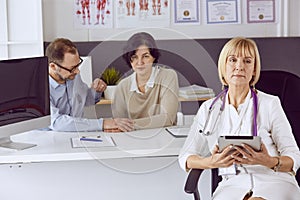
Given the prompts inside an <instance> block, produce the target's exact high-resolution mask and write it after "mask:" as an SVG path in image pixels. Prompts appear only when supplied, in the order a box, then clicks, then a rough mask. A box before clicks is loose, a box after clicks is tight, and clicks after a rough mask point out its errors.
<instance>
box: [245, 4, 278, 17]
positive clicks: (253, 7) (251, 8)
mask: <svg viewBox="0 0 300 200" xmlns="http://www.w3.org/2000/svg"><path fill="white" fill-rule="evenodd" d="M247 22H248V23H266V22H275V0H247Z"/></svg>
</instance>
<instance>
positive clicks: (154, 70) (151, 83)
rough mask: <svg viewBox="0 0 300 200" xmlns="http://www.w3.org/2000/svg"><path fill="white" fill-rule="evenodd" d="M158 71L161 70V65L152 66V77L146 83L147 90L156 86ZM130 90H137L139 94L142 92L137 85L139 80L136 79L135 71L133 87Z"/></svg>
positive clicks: (132, 77)
mask: <svg viewBox="0 0 300 200" xmlns="http://www.w3.org/2000/svg"><path fill="white" fill-rule="evenodd" d="M158 71H159V67H158V66H155V67H152V71H151V75H150V78H149V80H148V81H147V83H146V86H145V90H146V91H147V90H148V89H149V88H153V87H154V83H155V78H156V76H157V74H158ZM130 91H131V92H133V91H135V92H137V93H139V94H142V93H141V92H140V91H139V89H138V86H137V80H136V72H133V74H132V76H131V87H130Z"/></svg>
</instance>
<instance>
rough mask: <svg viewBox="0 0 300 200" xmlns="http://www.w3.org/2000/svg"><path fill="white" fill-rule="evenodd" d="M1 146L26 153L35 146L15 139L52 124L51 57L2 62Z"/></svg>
mask: <svg viewBox="0 0 300 200" xmlns="http://www.w3.org/2000/svg"><path fill="white" fill-rule="evenodd" d="M0 93H1V94H0V146H1V147H7V148H12V149H18V150H22V149H25V148H29V147H32V146H35V144H26V143H17V142H13V141H12V140H11V138H10V137H11V136H13V135H16V134H19V133H23V132H26V131H29V130H34V129H39V128H45V127H48V126H49V124H50V99H49V76H48V59H47V57H35V58H22V59H13V60H2V61H0Z"/></svg>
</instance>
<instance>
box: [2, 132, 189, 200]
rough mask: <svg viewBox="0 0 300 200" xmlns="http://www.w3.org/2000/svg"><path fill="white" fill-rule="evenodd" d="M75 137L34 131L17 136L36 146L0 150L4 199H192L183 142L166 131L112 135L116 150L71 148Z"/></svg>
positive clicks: (74, 134) (109, 148)
mask: <svg viewBox="0 0 300 200" xmlns="http://www.w3.org/2000/svg"><path fill="white" fill-rule="evenodd" d="M77 135H78V134H77V133H58V132H42V131H31V132H27V133H23V134H19V135H16V136H14V137H13V138H12V139H13V140H15V141H17V142H30V143H35V144H37V146H36V147H34V148H31V149H26V150H23V151H15V150H7V149H0V164H1V165H0V177H1V181H0V188H1V193H0V199H10V200H17V199H31V200H40V199H43V200H48V199H49V200H50V199H51V200H53V199H64V200H68V199H70V200H77V199H78V200H79V199H80V200H82V199H88V200H94V199H95V200H96V199H97V200H99V199H104V200H107V199H108V200H117V199H118V200H119V199H130V200H135V199H136V200H140V199H143V200H160V199H163V200H166V199H172V200H173V199H175V200H176V199H178V200H183V199H191V198H192V197H191V196H190V195H187V194H185V193H184V191H183V187H184V181H185V179H186V173H185V172H184V171H183V170H181V169H180V168H179V165H178V163H177V155H178V153H179V150H180V148H181V146H182V145H183V143H184V140H185V138H174V137H173V136H171V135H170V134H169V133H167V132H166V131H165V130H164V129H152V130H145V131H137V132H132V133H130V135H126V134H124V133H123V134H109V135H111V136H112V138H113V139H114V140H115V142H116V143H117V146H116V147H101V148H89V149H86V148H72V147H71V142H70V138H72V137H76V136H77Z"/></svg>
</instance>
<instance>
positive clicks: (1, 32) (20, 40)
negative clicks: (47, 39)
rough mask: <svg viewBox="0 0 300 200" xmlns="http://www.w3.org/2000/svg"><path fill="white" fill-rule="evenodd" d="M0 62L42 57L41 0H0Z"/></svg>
mask: <svg viewBox="0 0 300 200" xmlns="http://www.w3.org/2000/svg"><path fill="white" fill-rule="evenodd" d="M0 19H1V20H0V60H7V59H14V58H26V57H37V56H42V55H44V51H43V26H42V22H43V19H42V0H26V1H20V0H0Z"/></svg>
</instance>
